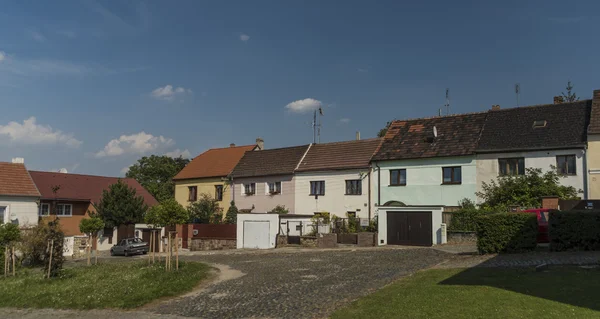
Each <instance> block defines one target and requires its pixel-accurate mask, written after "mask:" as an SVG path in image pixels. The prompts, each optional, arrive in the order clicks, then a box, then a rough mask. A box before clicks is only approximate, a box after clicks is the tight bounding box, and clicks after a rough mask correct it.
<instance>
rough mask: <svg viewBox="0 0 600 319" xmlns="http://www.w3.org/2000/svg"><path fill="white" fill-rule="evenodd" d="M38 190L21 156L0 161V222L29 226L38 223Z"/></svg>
mask: <svg viewBox="0 0 600 319" xmlns="http://www.w3.org/2000/svg"><path fill="white" fill-rule="evenodd" d="M39 199H40V192H39V191H38V189H37V187H36V186H35V184H34V183H33V180H32V179H31V176H29V173H28V172H27V169H26V168H25V164H24V163H23V159H22V158H16V159H13V162H12V163H6V162H0V223H15V224H17V225H19V226H20V227H31V226H35V225H37V223H38V202H39Z"/></svg>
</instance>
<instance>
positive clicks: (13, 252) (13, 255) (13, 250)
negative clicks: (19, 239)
mask: <svg viewBox="0 0 600 319" xmlns="http://www.w3.org/2000/svg"><path fill="white" fill-rule="evenodd" d="M12 264H13V277H14V276H16V274H15V246H13V247H12Z"/></svg>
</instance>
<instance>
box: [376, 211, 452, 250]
mask: <svg viewBox="0 0 600 319" xmlns="http://www.w3.org/2000/svg"><path fill="white" fill-rule="evenodd" d="M388 211H394V212H402V211H407V212H419V211H423V212H431V227H432V231H431V235H432V243H433V244H434V245H440V244H441V243H442V211H443V208H442V207H435V206H434V207H379V208H378V209H377V216H378V217H377V227H378V230H377V233H378V235H377V243H378V244H379V246H384V245H387V212H388Z"/></svg>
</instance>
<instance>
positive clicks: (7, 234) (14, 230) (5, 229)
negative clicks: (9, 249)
mask: <svg viewBox="0 0 600 319" xmlns="http://www.w3.org/2000/svg"><path fill="white" fill-rule="evenodd" d="M20 238H21V231H20V230H19V226H17V225H15V224H13V223H8V224H0V246H3V247H4V246H8V245H11V244H14V243H15V242H17V241H18V240H19V239H20Z"/></svg>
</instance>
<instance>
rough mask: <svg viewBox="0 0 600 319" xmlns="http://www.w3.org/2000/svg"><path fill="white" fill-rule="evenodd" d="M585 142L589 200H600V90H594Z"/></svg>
mask: <svg viewBox="0 0 600 319" xmlns="http://www.w3.org/2000/svg"><path fill="white" fill-rule="evenodd" d="M587 142H588V149H587V173H588V184H589V199H600V90H594V96H593V98H592V112H591V115H590V124H589V126H588V136H587Z"/></svg>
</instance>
